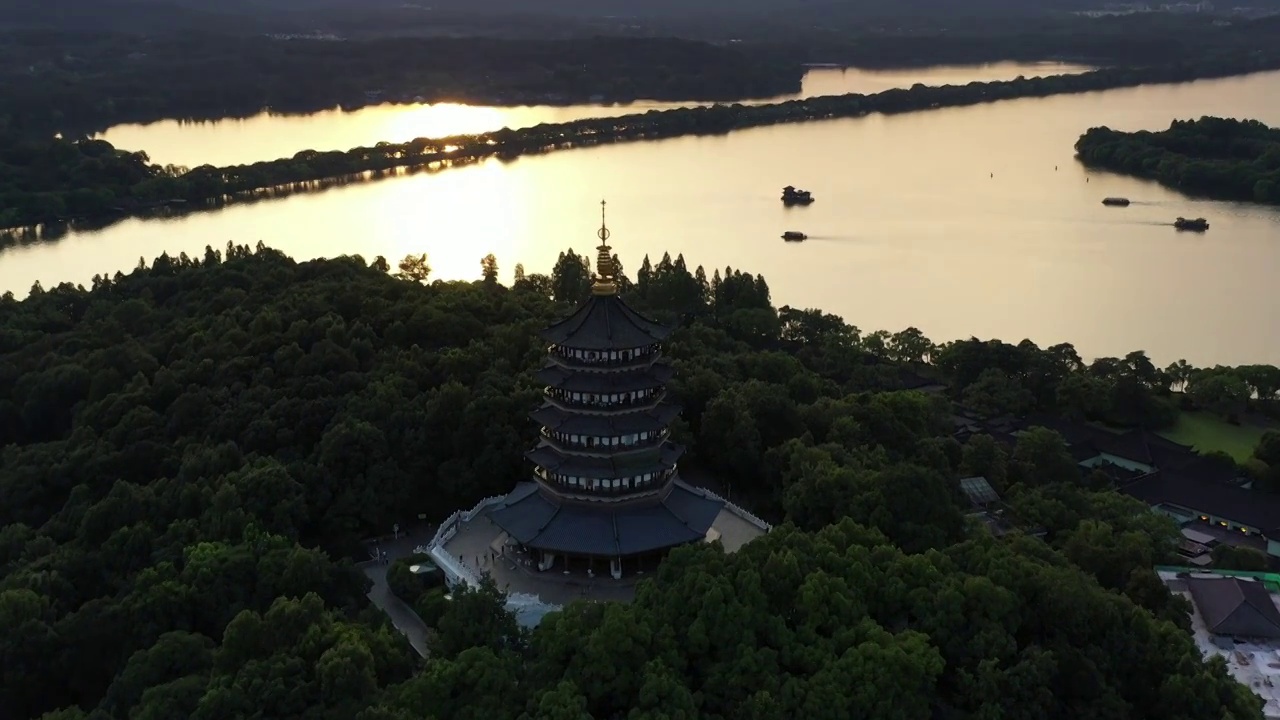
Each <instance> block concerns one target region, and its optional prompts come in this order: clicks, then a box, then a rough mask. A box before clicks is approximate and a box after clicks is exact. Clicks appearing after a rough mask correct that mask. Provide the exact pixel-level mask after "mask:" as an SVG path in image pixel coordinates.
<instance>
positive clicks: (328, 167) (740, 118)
mask: <svg viewBox="0 0 1280 720" xmlns="http://www.w3.org/2000/svg"><path fill="white" fill-rule="evenodd" d="M1274 68H1280V51H1277V50H1272V51H1271V52H1270V53H1255V54H1250V55H1247V56H1230V57H1221V58H1216V59H1213V60H1211V61H1209V60H1206V61H1202V62H1191V63H1181V64H1177V65H1161V66H1152V67H1141V68H1104V69H1100V70H1095V71H1091V72H1086V73H1081V74H1074V75H1054V76H1050V77H1036V78H1030V79H1028V78H1021V77H1020V78H1016V79H1014V80H1007V81H994V82H988V83H977V82H974V83H969V84H967V85H962V86H952V85H945V86H941V87H930V86H925V85H915V86H913V87H911V88H909V89H895V90H887V91H884V92H880V93H875V94H871V95H863V94H858V93H850V94H846V95H829V96H823V97H815V98H807V99H803V100H789V101H786V102H778V103H766V104H760V105H741V104H733V105H714V106H710V107H690V108H679V109H672V110H663V111H657V110H651V111H649V112H645V113H636V114H630V115H622V116H618V117H610V118H589V119H584V120H575V121H571V122H565V123H544V124H540V125H535V126H533V127H529V128H522V129H517V130H513V129H510V128H503V129H502V130H497V131H494V132H488V133H481V134H477V135H463V136H454V137H446V138H435V139H429V138H418V139H415V140H411V141H409V142H404V143H378V144H376V145H374V146H373V147H359V148H353V149H351V150H347V151H337V150H335V151H328V152H319V151H315V150H306V151H302V152H299V153H297V154H295V155H294V156H293V157H291V158H280V159H276V160H268V161H262V162H255V163H252V164H249V165H236V166H231V167H221V168H219V167H214V166H211V165H203V166H200V167H196V168H190V169H188V168H182V167H174V166H165V167H161V166H159V165H155V164H152V163H150V160H149V158H148V157H147V156H146V154H145V153H143V152H129V151H122V150H117V149H116V148H114V147H112V146H111V145H110V144H109V143H106V142H105V141H102V140H90V139H78V140H77V139H64V138H52V139H48V138H43V139H31V138H27V137H24V136H22V135H17V134H13V133H8V134H6V133H4V132H3V131H0V228H32V227H35V226H37V225H45V224H56V223H66V222H69V221H73V220H91V221H101V220H103V219H109V218H111V217H113V216H120V215H123V214H126V213H133V212H138V211H143V210H148V209H153V208H157V207H161V206H167V207H177V208H180V209H201V208H207V207H212V206H217V205H221V204H224V203H227V202H232V201H235V200H238V199H260V198H263V197H266V196H277V195H285V194H289V193H293V192H299V191H307V190H314V189H321V188H325V187H331V186H333V185H340V184H344V183H351V182H358V181H362V180H368V179H373V178H380V177H391V176H395V175H397V174H399V173H402V172H406V171H414V170H421V169H427V170H432V169H440V168H443V167H449V166H453V165H458V164H466V163H472V162H477V161H480V160H485V159H488V158H494V157H496V158H498V159H502V160H510V159H514V158H518V157H520V156H523V155H531V154H539V153H546V152H551V151H554V150H560V149H568V148H576V147H590V146H593V145H600V144H606V143H617V142H633V141H641V140H657V139H662V138H671V137H679V136H686V135H713V134H723V133H728V132H731V131H733V130H740V129H745V128H751V127H760V126H765V125H775V124H781V123H791V122H805V121H811V120H826V119H832V118H846V117H859V116H863V115H866V114H869V113H875V112H878V113H903V112H914V111H920V110H928V109H931V108H938V107H954V106H963V105H974V104H979V103H987V102H996V101H999V100H1007V99H1014V98H1026V97H1047V96H1050V95H1059V94H1067V93H1082V92H1093V91H1097V90H1108V89H1115V88H1123V87H1133V86H1136V85H1143V84H1153V83H1177V82H1185V81H1188V80H1192V79H1196V78H1208V77H1223V76H1229V75H1237V74H1242V73H1248V72H1254V71H1260V70H1267V69H1274ZM17 239H18V238H16V237H14V236H13V235H12V234H10V235H8V236H0V244H2V243H4V242H15V241H17Z"/></svg>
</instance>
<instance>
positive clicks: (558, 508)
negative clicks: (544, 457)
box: [489, 480, 724, 557]
mask: <svg viewBox="0 0 1280 720" xmlns="http://www.w3.org/2000/svg"><path fill="white" fill-rule="evenodd" d="M723 508H724V501H722V500H717V499H715V498H712V497H709V496H707V495H706V493H704V492H703V491H701V490H698V489H696V488H692V487H690V486H688V485H686V484H684V483H683V482H680V481H679V480H677V481H675V482H674V483H672V485H671V487H670V489H669V492H668V493H667V494H666V495H665V496H663V497H662V498H661V499H660V500H659V501H657V502H654V503H652V504H648V505H644V506H639V507H637V506H625V507H615V506H604V507H591V506H587V505H582V504H570V503H558V502H554V501H552V500H550V499H548V498H547V497H546V496H545V495H544V494H543V493H541V492H539V490H538V485H537V484H536V483H531V482H525V483H520V484H519V485H517V486H516V489H515V490H514V491H512V492H511V493H510V494H509V495H507V497H506V498H505V500H504V501H503V504H502V505H500V506H497V507H495V508H494V509H493V510H491V511H490V512H489V518H490V519H491V520H493V522H494V523H495V524H497V525H498V526H499V527H501V528H502V529H503V530H506V531H507V533H509V534H510V535H511V537H512V538H514V539H515V540H516V541H517V542H519V543H520V544H522V545H526V546H528V547H532V548H536V549H538V550H543V551H546V552H558V553H569V554H572V555H591V556H596V557H618V556H628V555H637V554H640V553H646V552H652V551H654V550H661V549H663V548H669V547H673V546H675V545H683V544H685V543H691V542H697V541H699V540H702V539H704V538H705V537H706V534H707V530H709V529H710V528H711V525H712V523H714V522H715V519H716V516H717V515H719V514H720V511H721V510H722V509H723Z"/></svg>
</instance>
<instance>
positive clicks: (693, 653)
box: [0, 245, 1280, 720]
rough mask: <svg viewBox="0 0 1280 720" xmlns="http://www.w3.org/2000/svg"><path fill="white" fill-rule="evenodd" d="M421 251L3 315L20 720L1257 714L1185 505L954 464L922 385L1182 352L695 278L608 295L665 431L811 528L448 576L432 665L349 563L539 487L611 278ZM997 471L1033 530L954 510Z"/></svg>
mask: <svg viewBox="0 0 1280 720" xmlns="http://www.w3.org/2000/svg"><path fill="white" fill-rule="evenodd" d="M496 262H497V261H496V260H493V261H491V262H489V263H488V265H489V266H490V267H492V266H493V265H494V264H496ZM401 265H402V271H401V272H400V273H397V274H396V276H393V275H391V274H390V271H391V269H392V264H391V263H388V262H387V261H386V260H385V259H383V258H376V259H375V260H374V261H373V262H372V263H368V264H366V262H365V261H364V260H363V259H361V258H359V257H343V258H337V259H333V260H321V261H312V262H305V263H296V262H294V261H292V260H290V259H289V258H287V257H285V256H283V255H282V254H280V253H278V252H275V251H273V250H271V249H269V248H266V247H264V246H261V245H259V247H258V248H257V250H256V251H254V250H250V249H249V248H248V247H244V246H233V245H228V247H227V249H226V251H225V252H219V251H215V250H213V249H208V250H206V252H205V253H204V255H203V256H202V257H200V258H189V257H187V256H185V255H183V256H179V257H177V258H171V257H167V256H162V257H161V258H159V259H157V260H156V261H154V262H153V263H151V264H150V265H149V266H148V265H145V264H140V266H139V267H138V268H137V269H135V270H134V271H133V272H131V273H129V274H128V275H125V274H123V273H117V274H116V275H115V276H113V277H110V278H107V277H98V278H95V280H94V282H93V286H92V288H90V289H83V288H76V287H72V286H70V285H61V286H58V287H55V288H50V289H44V288H41V287H39V286H36V287H34V288H33V289H32V293H31V294H30V296H29V297H28V298H27V299H25V300H23V301H21V302H18V301H15V300H14V299H13V298H12V297H11V296H5V297H0V442H3V444H4V447H3V448H2V449H0V619H3V626H4V627H5V633H3V634H0V660H2V661H3V667H4V674H5V682H4V683H3V685H0V715H3V716H5V717H14V718H32V717H40V716H41V714H42V713H46V712H48V713H50V714H48V715H44V718H45V720H87V719H88V718H93V719H94V720H98V719H99V718H139V719H146V718H174V717H190V718H195V719H197V720H215V719H217V720H222V719H224V718H236V717H251V716H262V717H272V718H303V717H307V718H322V719H325V718H333V720H349V719H350V718H356V719H357V720H409V719H410V718H419V717H421V716H422V713H423V712H424V708H429V709H430V712H431V713H432V714H433V716H434V717H437V718H440V719H441V720H448V719H452V718H516V717H527V718H531V719H532V718H561V717H565V718H588V717H621V716H623V715H627V716H628V717H634V718H659V717H677V716H683V717H706V718H742V717H757V718H766V717H836V716H839V717H844V716H857V717H868V718H886V719H887V718H897V717H904V716H906V717H926V716H930V715H932V716H935V717H939V716H941V717H956V718H961V717H989V716H994V715H997V714H999V715H1004V716H1008V717H1026V716H1035V717H1044V718H1063V719H1064V720H1065V719H1066V718H1076V717H1080V716H1082V715H1098V714H1100V713H1110V714H1116V715H1120V714H1123V715H1124V716H1125V717H1131V718H1151V719H1152V720H1155V719H1156V718H1160V719H1163V718H1168V717H1179V718H1187V719H1188V720H1201V719H1203V720H1210V719H1212V720H1220V719H1221V718H1224V717H1233V718H1241V719H1243V718H1260V717H1261V714H1260V707H1261V705H1260V703H1259V702H1258V700H1257V698H1255V697H1254V696H1253V695H1252V694H1251V693H1250V692H1249V690H1248V689H1247V688H1245V687H1243V686H1241V685H1238V684H1236V683H1235V682H1234V681H1232V680H1231V679H1230V677H1229V676H1228V675H1227V673H1226V670H1225V668H1224V666H1223V665H1222V664H1221V663H1206V662H1204V661H1202V660H1201V658H1200V656H1199V654H1198V652H1197V650H1196V648H1195V646H1194V644H1193V642H1192V640H1191V638H1190V636H1189V634H1188V628H1189V622H1188V618H1187V615H1186V612H1187V606H1186V605H1185V602H1184V601H1182V600H1180V599H1178V598H1176V597H1174V596H1172V595H1170V594H1169V592H1168V591H1167V590H1166V589H1165V588H1164V586H1163V585H1161V584H1160V583H1159V581H1158V580H1157V579H1156V578H1155V576H1154V574H1153V573H1152V572H1151V566H1152V565H1153V564H1154V563H1157V562H1160V561H1162V560H1165V559H1167V558H1168V557H1169V553H1170V552H1171V551H1172V549H1173V547H1174V545H1175V541H1176V539H1177V531H1176V528H1175V527H1174V526H1173V524H1172V523H1171V522H1170V521H1169V520H1167V519H1163V518H1162V516H1159V515H1156V514H1153V513H1150V512H1148V511H1147V509H1146V508H1145V506H1143V505H1142V504H1141V503H1138V502H1136V501H1132V500H1128V499H1126V498H1124V497H1123V496H1121V495H1119V494H1118V493H1116V492H1114V491H1113V490H1112V489H1111V488H1110V486H1109V485H1107V484H1105V483H1103V482H1101V481H1100V480H1099V479H1098V477H1091V478H1088V479H1085V478H1081V477H1080V474H1079V473H1080V471H1079V468H1078V467H1077V466H1076V465H1075V463H1074V461H1073V460H1071V458H1070V456H1069V455H1068V454H1067V450H1066V447H1065V444H1064V443H1063V441H1062V439H1061V438H1060V437H1058V436H1057V435H1056V434H1055V433H1053V432H1051V431H1048V430H1043V429H1039V430H1032V431H1030V432H1028V433H1027V434H1026V435H1025V436H1023V437H1020V438H1019V439H1018V440H1017V441H1016V443H1015V445H1014V446H1013V447H1005V446H1004V445H1002V444H1001V443H997V442H995V441H993V440H992V438H991V437H989V436H986V435H977V436H974V437H972V438H970V439H968V440H967V441H966V442H965V443H964V444H961V443H960V442H958V441H957V440H956V439H955V438H954V437H952V432H953V430H954V429H955V426H954V425H953V422H952V417H951V412H952V411H951V404H950V402H949V398H948V397H947V396H945V395H943V394H936V393H935V394H930V393H925V392H919V391H909V390H905V389H904V388H905V387H907V386H908V385H909V384H910V383H907V382H906V381H905V380H904V377H906V376H907V375H912V374H918V373H924V374H928V375H930V376H931V377H932V378H933V381H935V382H941V383H944V384H945V385H946V386H947V388H948V390H947V391H946V392H948V393H951V398H952V399H958V400H961V401H963V402H965V403H967V404H971V405H974V406H978V407H982V408H984V412H987V413H1003V412H1008V411H1011V410H1012V409H1015V408H1016V409H1019V410H1023V411H1031V410H1038V411H1052V412H1056V413H1061V414H1064V415H1071V414H1081V415H1082V416H1084V417H1096V418H1102V419H1106V420H1107V421H1109V422H1111V423H1119V422H1122V421H1125V420H1128V421H1129V422H1133V423H1142V422H1147V421H1154V420H1156V419H1159V418H1161V417H1163V416H1164V415H1165V414H1166V412H1167V411H1166V409H1165V406H1166V405H1167V404H1169V403H1170V402H1171V401H1170V400H1169V395H1170V390H1171V388H1172V387H1174V383H1177V382H1180V378H1181V377H1182V374H1183V370H1181V369H1178V368H1181V367H1184V366H1185V363H1183V364H1181V365H1175V366H1173V368H1171V369H1170V370H1169V371H1161V370H1158V369H1157V368H1155V367H1154V366H1152V365H1151V363H1150V362H1149V361H1148V360H1146V358H1145V355H1143V354H1142V353H1140V352H1135V353H1131V354H1129V355H1127V356H1126V357H1125V358H1103V359H1099V360H1096V361H1094V362H1092V363H1085V362H1083V361H1082V360H1081V359H1080V358H1079V356H1078V355H1077V354H1076V353H1075V351H1074V349H1072V348H1071V346H1069V345H1058V346H1054V347H1052V348H1048V349H1040V348H1038V347H1036V346H1035V345H1034V344H1032V343H1030V342H1028V341H1023V342H1022V343H1019V344H1017V345H1009V344H1005V343H1001V342H997V341H989V342H984V341H979V340H969V341H964V342H958V343H948V344H945V345H941V346H937V345H935V344H934V343H932V342H930V341H929V340H928V339H927V338H925V337H924V336H923V335H922V334H921V333H920V332H919V331H917V330H914V329H907V330H904V331H902V332H899V333H895V334H889V333H887V332H873V333H867V334H864V333H862V332H861V331H859V330H858V329H857V328H856V327H853V326H851V325H849V324H847V323H845V322H844V321H843V320H842V319H841V318H839V317H836V316H833V315H830V314H826V313H823V312H821V311H818V310H799V309H795V308H789V307H782V308H775V306H774V305H773V303H772V300H771V298H770V293H769V288H768V284H767V282H766V281H765V279H764V278H762V277H760V276H758V275H751V274H749V273H744V272H741V271H739V270H734V269H730V268H724V269H723V270H714V271H712V272H711V273H708V272H706V271H705V270H704V269H703V268H695V269H694V270H692V271H691V270H689V269H688V268H687V267H686V266H685V264H684V262H683V259H682V258H680V257H676V258H675V259H672V258H670V257H664V258H662V259H661V260H660V261H658V262H657V263H651V262H650V261H649V260H648V259H647V258H646V259H645V261H644V262H642V263H640V265H639V269H638V270H637V271H636V272H635V273H634V276H633V278H632V279H631V280H630V281H628V282H627V283H624V286H625V287H626V288H627V291H626V292H627V297H628V300H629V301H630V302H632V303H633V304H634V305H635V306H636V307H637V308H640V309H642V310H644V311H645V312H648V313H651V314H653V315H654V316H656V317H658V318H660V319H663V320H664V321H674V320H676V319H682V324H681V327H680V329H679V330H677V332H676V333H675V334H674V335H673V336H672V338H671V340H670V342H669V345H668V351H669V356H670V358H671V360H672V362H673V363H674V364H675V366H676V369H677V376H676V380H675V382H673V383H672V391H673V393H674V394H675V395H676V397H677V399H678V400H679V401H680V402H681V403H682V404H683V406H684V408H685V411H684V415H683V419H682V421H681V422H680V423H678V424H677V426H676V428H675V432H676V434H677V436H678V437H679V439H680V440H681V441H683V442H687V443H689V444H690V445H691V450H692V460H693V461H695V462H699V463H701V464H703V465H704V466H706V467H708V468H711V469H712V470H713V471H714V472H715V473H716V474H717V475H718V476H719V477H723V478H726V479H732V481H733V483H734V496H735V498H737V497H744V498H749V499H751V500H752V501H753V503H754V504H755V505H756V506H758V507H759V508H760V510H761V512H765V513H767V514H769V515H770V516H774V517H777V516H785V517H784V518H783V519H785V520H787V521H789V524H787V525H783V526H781V527H780V528H779V529H777V530H775V532H774V533H772V534H771V535H769V536H768V537H766V538H763V539H761V540H758V541H756V542H755V543H752V544H751V545H748V546H747V547H746V548H745V549H743V550H742V551H740V552H739V553H737V554H736V555H733V556H725V555H723V554H722V552H721V551H720V549H719V548H718V547H717V546H714V545H703V546H698V547H690V548H686V549H683V550H681V551H679V552H676V553H674V554H673V555H672V557H671V558H670V559H669V560H668V561H667V562H666V563H665V564H664V565H663V566H662V568H661V569H660V571H659V572H658V573H657V574H656V577H654V578H653V579H652V580H650V581H648V582H646V583H645V584H643V585H642V587H641V589H640V592H639V598H638V599H637V601H636V602H635V603H634V604H633V605H629V606H624V605H615V604H584V605H577V606H573V607H571V608H569V609H568V610H566V611H565V612H563V613H561V614H552V615H550V616H549V617H548V618H547V619H546V620H545V621H544V622H543V624H542V625H541V626H540V627H539V628H538V629H537V630H535V631H533V632H532V633H524V632H522V631H520V630H519V629H518V628H517V626H516V624H515V622H514V621H513V620H512V619H511V617H510V616H509V615H506V614H505V613H504V612H503V611H502V609H501V605H502V600H501V597H500V596H499V594H498V593H497V592H496V590H495V589H494V588H492V587H488V588H484V589H482V590H480V591H475V592H462V593H458V594H457V595H455V599H454V601H452V602H450V603H447V607H443V608H442V607H440V606H439V604H438V603H437V604H436V605H435V606H433V608H432V609H431V610H432V613H433V615H431V617H432V621H433V623H435V624H436V627H435V637H434V646H433V647H434V654H433V657H432V659H431V660H429V661H427V662H426V664H425V665H422V664H420V663H419V662H418V661H417V660H416V659H415V658H414V657H413V656H412V655H411V653H410V650H409V648H408V645H407V643H405V642H404V640H403V638H401V637H400V636H399V635H398V634H397V633H396V632H395V631H394V630H392V629H390V628H389V627H388V626H387V625H386V624H385V621H384V620H383V619H382V617H381V616H380V614H379V613H377V612H375V611H373V610H371V609H370V608H369V607H368V606H367V603H366V600H365V598H364V592H365V583H364V581H363V577H362V575H361V574H360V572H359V571H358V570H357V569H356V568H354V567H352V565H351V562H350V561H349V560H347V559H345V558H348V557H352V556H363V554H364V550H363V548H362V547H361V544H360V543H359V538H361V537H366V536H368V535H372V534H377V533H380V532H385V529H386V528H388V527H390V526H391V525H392V524H393V523H397V522H399V523H402V524H407V522H408V521H409V520H411V519H412V518H413V517H416V515H417V514H419V513H421V514H424V515H426V516H428V517H429V518H432V519H437V520H438V519H440V518H443V517H445V516H447V515H448V514H449V513H450V512H452V511H453V510H454V509H456V508H458V507H466V506H470V505H471V504H473V503H474V502H475V501H476V500H478V499H479V498H481V497H484V496H488V495H492V494H495V493H501V492H504V491H506V490H507V489H509V488H510V487H511V486H512V485H513V484H514V483H515V482H516V481H517V480H520V479H524V478H525V477H526V474H527V467H525V464H524V461H523V459H522V452H523V450H524V449H525V448H526V447H528V446H529V445H530V444H531V443H532V442H533V440H534V436H535V434H536V429H535V428H534V427H533V424H532V423H531V422H529V420H528V419H527V417H526V413H527V412H528V411H529V410H530V409H531V408H533V407H535V406H536V404H537V402H538V400H539V397H540V388H539V387H538V386H537V383H536V382H534V380H533V372H534V371H535V370H536V368H538V367H539V366H540V365H541V363H542V362H543V359H544V352H545V348H544V347H543V344H542V343H540V342H539V341H538V340H537V336H536V330H537V329H538V328H539V327H541V326H544V325H545V324H547V323H549V322H550V321H551V320H552V319H553V318H556V317H559V316H561V315H563V314H564V313H566V312H568V309H569V307H570V306H571V305H572V304H573V303H575V302H577V301H579V300H581V299H582V298H583V297H584V296H585V295H586V293H588V292H589V289H588V288H589V282H590V281H589V265H588V263H587V258H586V257H583V256H579V255H576V254H574V253H572V252H567V253H564V254H563V255H562V256H561V258H560V260H559V262H558V263H557V264H556V266H555V268H554V269H553V270H552V271H551V273H550V274H540V273H530V274H526V273H525V272H523V270H522V271H520V272H518V273H517V277H518V279H517V280H516V281H515V282H514V283H513V285H512V287H510V288H508V287H504V286H502V285H501V284H498V283H497V282H494V281H492V279H489V280H478V281H477V282H474V283H467V282H430V267H429V263H428V262H427V258H425V257H411V258H407V259H406V261H405V262H403V263H401ZM1223 372H1226V371H1225V370H1224V371H1223ZM1233 372H1236V373H1239V372H1242V371H1239V370H1237V371H1233ZM1186 374H1187V375H1188V377H1189V378H1190V379H1189V380H1188V382H1190V383H1193V384H1194V383H1197V382H1198V380H1197V378H1199V377H1200V375H1199V374H1197V373H1194V372H1192V371H1191V370H1189V369H1188V370H1187V372H1186ZM1259 377H1262V375H1259ZM1255 382H1256V383H1263V384H1262V385H1258V386H1257V387H1256V388H1255V389H1256V390H1258V391H1259V393H1258V394H1259V396H1260V397H1261V398H1263V400H1262V402H1270V401H1271V398H1272V397H1273V396H1274V395H1275V394H1276V391H1277V390H1278V389H1280V385H1265V381H1263V380H1256V379H1255ZM1193 386H1194V385H1193ZM1276 440H1278V441H1280V436H1276ZM1272 445H1273V446H1274V447H1272V446H1268V448H1262V447H1261V446H1260V455H1259V457H1260V458H1261V457H1265V458H1269V459H1271V460H1272V461H1274V462H1276V464H1277V467H1280V452H1276V450H1278V449H1280V442H1274V443H1272ZM975 474H981V475H985V476H986V477H988V478H990V479H991V481H992V483H993V484H994V485H996V486H998V490H999V491H1000V492H1001V493H1002V494H1003V495H1004V496H1005V498H1006V499H1007V500H1008V502H1009V504H1010V506H1011V508H1013V509H1014V510H1015V511H1016V513H1017V515H1018V516H1019V517H1023V518H1026V522H1029V523H1032V524H1034V525H1036V526H1038V527H1039V529H1040V530H1042V531H1043V532H1044V535H1043V539H1038V538H1037V537H1033V536H1032V535H1030V534H1023V533H1021V532H1016V531H1015V532H1013V533H1012V534H1010V535H1008V536H1006V537H1005V538H1004V539H1001V540H997V539H995V538H993V537H992V536H991V535H989V534H988V533H987V532H986V531H985V530H984V529H982V527H980V526H978V525H970V524H968V523H967V522H966V520H965V517H964V513H965V512H966V510H967V504H966V501H964V500H963V499H962V498H961V494H960V490H959V485H958V478H961V477H967V476H971V475H975ZM397 574H398V575H403V573H402V572H400V571H399V570H397ZM405 579H406V578H402V577H400V578H397V579H396V582H397V584H398V585H404V586H405V587H400V588H399V590H400V591H401V592H404V593H406V594H413V592H414V590H415V588H413V587H409V584H407V583H403V582H401V581H403V580H405ZM428 589H429V588H427V587H426V586H423V587H418V588H416V590H417V591H423V592H425V591H426V590H428ZM424 596H430V593H425V595H424ZM436 616H438V620H437V619H436ZM628 713H629V714H628Z"/></svg>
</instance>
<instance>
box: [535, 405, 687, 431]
mask: <svg viewBox="0 0 1280 720" xmlns="http://www.w3.org/2000/svg"><path fill="white" fill-rule="evenodd" d="M679 414H680V406H679V405H675V404H672V403H659V404H658V405H656V406H654V407H652V408H649V409H646V410H639V411H636V412H628V413H620V414H617V415H596V414H589V413H575V412H569V411H566V410H562V409H560V408H558V407H556V406H555V405H552V404H551V403H547V404H545V405H543V406H542V407H540V408H538V409H537V410H534V411H533V412H532V413H530V414H529V417H530V418H533V421H534V422H536V423H538V424H539V425H542V426H543V427H546V428H548V429H551V430H555V431H556V432H562V433H568V434H570V435H590V436H593V437H613V436H618V435H630V434H632V433H642V432H654V431H657V430H661V429H663V428H665V427H667V426H668V425H670V424H671V421H672V420H675V419H676V416H677V415H679Z"/></svg>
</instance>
